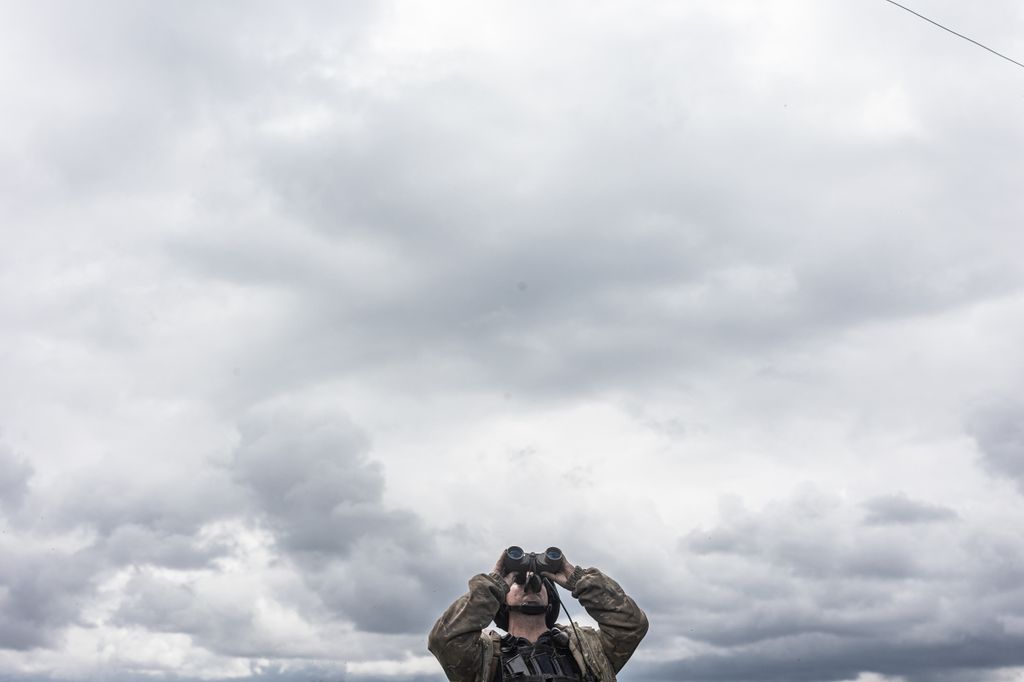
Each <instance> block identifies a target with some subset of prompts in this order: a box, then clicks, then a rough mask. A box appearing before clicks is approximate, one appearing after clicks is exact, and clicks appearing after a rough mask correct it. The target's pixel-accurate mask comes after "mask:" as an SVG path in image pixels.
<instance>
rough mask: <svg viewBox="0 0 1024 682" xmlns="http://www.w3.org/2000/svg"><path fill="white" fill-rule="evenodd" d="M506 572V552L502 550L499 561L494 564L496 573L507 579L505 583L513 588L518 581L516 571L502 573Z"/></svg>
mask: <svg viewBox="0 0 1024 682" xmlns="http://www.w3.org/2000/svg"><path fill="white" fill-rule="evenodd" d="M504 570H505V550H501V554H499V555H498V561H497V562H496V563H495V564H494V572H495V573H497V574H498V575H500V576H501V577H502V578H504V579H505V582H506V583H508V585H509V586H510V587H511V585H512V583H514V582H515V581H516V574H515V571H512V572H510V573H507V574H506V573H502V571H504Z"/></svg>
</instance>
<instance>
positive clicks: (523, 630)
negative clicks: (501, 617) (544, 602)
mask: <svg viewBox="0 0 1024 682" xmlns="http://www.w3.org/2000/svg"><path fill="white" fill-rule="evenodd" d="M547 631H548V626H547V623H545V622H544V615H543V614H541V615H537V616H528V615H526V614H524V613H516V612H515V611H513V612H512V613H510V614H508V633H509V634H510V635H512V636H513V637H522V638H523V639H526V640H528V641H530V642H536V641H537V638H538V637H540V636H541V635H543V634H544V633H545V632H547Z"/></svg>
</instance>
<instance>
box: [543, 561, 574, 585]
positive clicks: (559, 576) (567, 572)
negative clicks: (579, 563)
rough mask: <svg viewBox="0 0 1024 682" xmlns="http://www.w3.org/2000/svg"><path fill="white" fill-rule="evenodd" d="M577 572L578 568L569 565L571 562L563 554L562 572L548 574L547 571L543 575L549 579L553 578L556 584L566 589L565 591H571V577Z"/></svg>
mask: <svg viewBox="0 0 1024 682" xmlns="http://www.w3.org/2000/svg"><path fill="white" fill-rule="evenodd" d="M575 570H576V567H575V566H573V565H572V564H570V563H569V560H568V559H567V558H566V557H565V554H564V553H563V554H562V570H561V571H559V572H558V573H548V572H547V571H543V572H542V573H541V575H542V576H545V577H547V578H551V579H552V580H554V581H555V583H556V584H558V585H560V586H562V587H564V588H565V589H569V576H571V575H572V572H573V571H575Z"/></svg>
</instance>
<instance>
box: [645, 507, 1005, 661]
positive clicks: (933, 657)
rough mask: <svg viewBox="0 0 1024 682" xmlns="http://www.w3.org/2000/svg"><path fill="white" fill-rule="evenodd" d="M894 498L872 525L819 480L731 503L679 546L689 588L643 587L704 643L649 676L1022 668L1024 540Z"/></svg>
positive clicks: (671, 626)
mask: <svg viewBox="0 0 1024 682" xmlns="http://www.w3.org/2000/svg"><path fill="white" fill-rule="evenodd" d="M893 499H894V498H893V497H882V498H873V499H871V500H868V501H867V502H866V503H863V506H866V507H867V508H868V509H870V510H873V513H875V514H878V515H880V516H879V518H877V519H876V520H871V521H869V522H868V523H863V522H861V520H860V519H859V515H858V514H857V513H856V508H855V507H854V506H852V505H850V504H848V503H844V502H842V501H841V500H840V499H839V498H835V497H830V496H828V495H823V494H821V493H819V492H815V491H814V490H811V489H806V490H804V491H802V492H800V493H799V494H798V495H796V496H795V497H794V498H793V499H791V500H788V501H786V502H785V503H776V504H772V505H769V506H768V507H766V508H765V509H764V510H763V511H761V512H751V511H748V510H746V509H745V508H743V507H742V506H735V505H732V506H727V507H725V508H724V509H723V515H722V520H721V523H720V524H719V525H718V526H716V527H714V528H711V529H708V530H698V531H695V532H693V533H692V534H690V535H688V536H686V537H685V538H684V539H683V541H682V543H681V558H682V560H683V561H685V564H686V566H687V574H688V578H687V580H686V582H687V583H688V584H687V587H686V589H685V590H684V595H685V596H683V597H682V599H681V600H679V599H673V600H671V602H670V604H669V605H665V606H661V605H659V604H658V600H657V597H656V596H655V595H653V594H652V595H649V596H647V597H645V598H646V599H649V600H650V603H652V604H653V606H652V607H651V608H652V611H653V613H652V622H658V621H659V620H660V621H661V624H662V625H661V627H662V628H664V630H665V631H666V635H667V633H685V637H686V638H687V639H690V640H692V641H694V642H699V643H701V645H703V646H704V647H705V648H704V649H703V650H701V651H702V652H701V653H695V654H694V655H692V656H689V657H686V658H681V659H678V660H675V661H672V662H667V663H665V664H663V665H654V666H647V667H645V668H644V672H643V673H642V675H643V676H645V677H650V678H652V679H677V680H746V679H765V680H782V679H794V680H813V679H819V680H825V679H828V680H842V679H852V678H855V677H856V676H857V675H858V673H861V672H875V673H882V674H886V675H902V676H905V677H906V678H907V679H908V680H918V679H921V680H924V679H931V677H930V676H934V675H936V674H938V673H940V672H941V671H943V670H955V669H978V670H977V671H976V672H977V674H978V675H979V676H984V674H986V673H985V671H986V670H988V671H994V670H996V669H998V668H1002V667H1010V666H1019V665H1024V656H1022V654H1021V652H1022V651H1024V648H1022V647H1024V632H1022V631H1020V629H1019V627H1017V626H1016V625H1015V623H1019V622H1022V621H1021V618H1024V590H1022V589H1021V587H1020V585H1021V584H1022V583H1021V582H1019V581H1020V580H1021V579H1022V578H1024V563H1019V562H1020V560H1021V559H1022V558H1024V537H1022V536H1020V535H1019V534H1018V533H1013V534H1006V533H1003V532H997V531H993V530H990V529H988V528H985V527H984V524H981V525H979V524H977V523H974V522H972V521H971V520H970V519H964V518H962V519H961V523H958V524H943V523H935V522H936V521H941V520H950V519H952V518H956V517H955V516H954V515H953V512H952V510H948V509H945V508H939V509H941V510H943V511H942V513H936V510H935V508H933V507H932V506H930V505H922V504H919V503H913V504H909V505H908V504H907V502H908V500H906V499H905V498H903V497H901V496H897V497H896V498H895V499H897V500H898V504H895V505H894V504H892V500H893ZM879 500H881V501H882V502H879ZM655 630H656V628H652V632H654V631H655ZM655 636H656V637H657V635H655ZM655 646H657V644H655ZM706 647H710V650H708V649H707V648H706ZM982 678H983V677H982Z"/></svg>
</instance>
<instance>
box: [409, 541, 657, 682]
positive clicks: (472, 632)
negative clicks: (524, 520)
mask: <svg viewBox="0 0 1024 682" xmlns="http://www.w3.org/2000/svg"><path fill="white" fill-rule="evenodd" d="M512 550H518V552H519V555H522V554H523V552H522V550H521V549H519V548H518V547H510V548H509V549H508V550H506V552H502V555H501V557H499V559H498V562H497V563H496V564H495V565H494V569H493V570H492V571H491V572H490V573H486V574H485V573H481V574H479V575H475V576H473V577H472V578H470V579H469V592H468V593H467V594H464V595H462V596H461V597H459V598H458V599H456V600H455V603H454V604H452V605H451V606H449V607H448V609H447V610H446V611H445V612H444V613H443V614H442V615H441V617H440V618H439V619H438V621H437V622H436V623H435V624H434V627H433V629H432V630H431V631H430V637H429V639H428V643H427V648H428V649H430V652H431V653H432V654H434V656H435V657H437V660H438V661H440V663H441V666H442V667H443V668H444V672H445V674H446V675H447V676H448V679H449V680H451V681H452V682H615V673H617V672H618V671H619V670H621V669H622V666H624V665H625V664H626V661H628V660H629V657H630V656H631V655H632V654H633V651H634V650H635V649H636V647H637V645H638V644H640V640H641V639H643V637H644V635H645V634H647V616H646V615H645V614H644V612H643V611H641V610H640V607H638V606H637V605H636V602H634V601H633V600H632V599H631V598H630V597H628V596H627V595H626V593H625V592H623V591H622V588H621V587H619V584H618V583H616V582H615V581H614V580H612V579H611V578H609V577H608V576H606V575H605V574H604V573H601V571H599V570H597V569H596V568H586V569H585V568H581V567H579V566H573V565H572V564H571V563H569V561H568V560H567V559H565V558H564V557H563V556H562V554H561V552H560V551H559V550H557V549H556V548H553V547H552V548H550V549H549V550H548V553H549V556H551V555H550V552H551V550H554V551H555V552H557V553H558V562H559V563H557V564H554V565H555V566H557V570H556V571H554V572H548V571H543V570H540V571H539V573H540V575H537V573H536V572H534V571H529V570H527V571H523V570H519V571H516V570H512V571H509V570H507V569H508V566H509V564H508V558H507V557H508V554H509V553H510V552H512ZM528 556H529V557H535V556H536V555H528ZM541 561H542V562H543V559H541ZM551 566H552V564H550V563H549V564H548V567H551ZM531 568H534V569H537V568H538V567H537V566H536V564H534V565H533V566H531ZM552 581H553V582H554V583H557V584H558V585H561V586H562V587H564V588H565V589H567V590H569V591H570V592H571V593H572V596H573V597H574V598H576V599H578V600H579V602H580V603H581V604H582V605H583V608H585V609H586V610H587V613H589V614H590V615H591V617H592V618H593V619H594V620H596V621H597V624H598V626H599V629H596V630H595V629H594V628H590V627H580V628H577V627H576V626H575V624H570V625H555V619H556V618H557V616H558V607H559V605H560V604H561V601H560V600H559V597H558V591H557V589H556V588H555V586H554V584H552ZM492 620H493V621H494V622H495V624H496V625H497V626H498V627H500V628H502V629H503V630H506V631H507V632H508V634H507V635H505V636H504V637H502V636H500V635H499V634H498V633H497V632H495V631H494V630H489V631H487V632H482V630H483V628H485V627H487V625H488V624H489V623H490V622H491V621H492Z"/></svg>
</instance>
